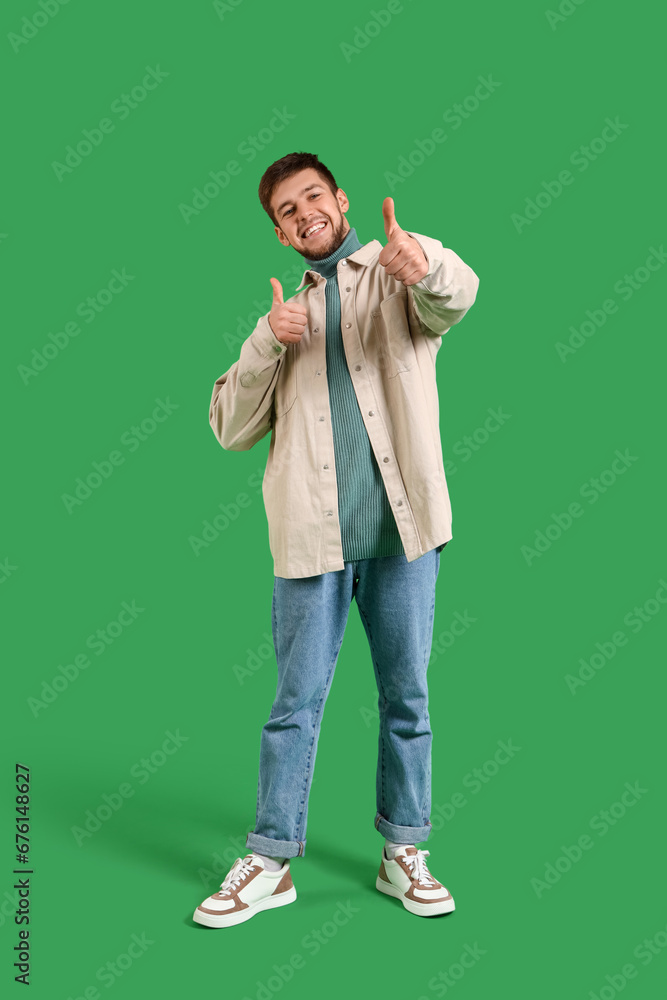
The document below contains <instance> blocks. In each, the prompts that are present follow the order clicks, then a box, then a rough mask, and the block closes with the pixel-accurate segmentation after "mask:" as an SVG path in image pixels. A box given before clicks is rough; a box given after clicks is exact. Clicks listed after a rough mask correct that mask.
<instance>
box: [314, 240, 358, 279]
mask: <svg viewBox="0 0 667 1000" xmlns="http://www.w3.org/2000/svg"><path fill="white" fill-rule="evenodd" d="M362 246H363V243H360V242H359V239H358V237H357V231H356V229H350V230H349V231H348V232H347V233H346V234H345V237H344V238H343V242H342V243H341V244H340V246H339V247H338V248H337V249H336V250H333V251H332V252H331V253H330V254H329V255H328V257H323V258H322V259H321V260H311V259H310V258H309V257H305V258H304V260H305V262H306V264H307V265H308V267H309V268H310V270H311V271H317V272H318V273H319V274H321V275H323V277H325V278H330V277H332V276H333V275H334V274H335V273H336V269H337V267H336V266H337V264H338V261H339V260H343V259H344V258H345V257H349V256H350V254H351V253H354V252H355V250H359V249H361V247H362Z"/></svg>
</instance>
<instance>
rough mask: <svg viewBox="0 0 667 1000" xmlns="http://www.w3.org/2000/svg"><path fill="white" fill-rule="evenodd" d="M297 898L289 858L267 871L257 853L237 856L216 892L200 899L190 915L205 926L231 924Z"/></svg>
mask: <svg viewBox="0 0 667 1000" xmlns="http://www.w3.org/2000/svg"><path fill="white" fill-rule="evenodd" d="M295 899H296V889H295V888H294V884H293V882H292V876H291V874H290V859H289V858H287V859H286V860H285V864H284V865H283V866H282V868H280V869H279V870H278V871H277V872H269V871H266V869H265V868H264V862H263V861H262V860H261V858H258V857H257V855H256V854H253V853H250V854H246V856H245V857H244V858H237V859H236V861H235V862H234V864H233V865H232V867H231V868H230V870H229V872H228V873H227V875H226V876H225V879H224V881H223V882H222V884H221V886H220V889H219V891H218V892H216V893H214V894H213V895H212V896H209V897H208V898H207V899H205V900H204V902H203V903H201V904H200V905H199V906H198V907H197V909H196V910H195V912H194V913H193V915H192V919H193V920H195V921H196V922H197V923H198V924H204V926H205V927H231V926H232V925H233V924H242V923H243V921H244V920H250V918H251V917H254V916H255V914H256V913H259V911H260V910H269V909H272V908H273V907H274V906H285V905H286V904H287V903H293V902H294V900H295Z"/></svg>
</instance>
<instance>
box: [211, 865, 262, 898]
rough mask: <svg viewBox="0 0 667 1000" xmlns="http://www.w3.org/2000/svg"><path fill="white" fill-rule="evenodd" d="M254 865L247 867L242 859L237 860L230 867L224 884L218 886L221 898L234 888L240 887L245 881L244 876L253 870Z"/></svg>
mask: <svg viewBox="0 0 667 1000" xmlns="http://www.w3.org/2000/svg"><path fill="white" fill-rule="evenodd" d="M255 867H256V866H255V865H249V864H248V862H247V861H245V860H244V859H243V858H237V859H236V861H235V862H234V864H233V865H232V867H231V869H230V871H229V874H228V875H227V876H226V877H225V880H224V882H222V883H221V884H220V894H221V895H222V896H228V895H229V894H230V893H231V892H232V891H233V890H234V888H235V887H236V885H240V884H241V882H242V881H243V880H244V879H245V877H246V875H249V874H250V872H252V871H254V870H255Z"/></svg>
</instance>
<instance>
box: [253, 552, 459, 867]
mask: <svg viewBox="0 0 667 1000" xmlns="http://www.w3.org/2000/svg"><path fill="white" fill-rule="evenodd" d="M444 544H447V543H444ZM443 548H444V545H440V546H438V548H436V549H431V551H430V552H426V553H425V554H424V555H423V556H420V557H419V558H418V559H414V560H413V561H412V562H408V561H407V559H406V557H405V554H404V553H402V554H401V555H397V556H381V557H378V558H375V559H360V560H357V561H355V562H346V563H345V568H344V569H342V570H338V571H336V572H332V573H322V574H321V575H319V576H309V577H301V578H296V579H287V578H285V577H278V576H277V577H275V580H274V588H273V606H272V619H273V643H274V647H275V652H276V660H277V664H278V684H277V689H276V697H275V701H274V702H273V706H272V708H271V712H270V715H269V720H268V722H267V723H266V725H265V726H264V727H263V729H262V733H261V740H260V759H259V782H258V791H257V816H256V822H255V829H254V830H252V831H250V832H249V833H248V835H247V839H246V847H247V848H248V850H250V851H256V852H258V853H259V854H264V855H268V856H273V857H284V858H293V857H297V856H299V855H300V856H303V855H304V854H305V848H306V821H307V815H308V796H309V793H310V786H311V783H312V779H313V767H314V764H315V755H316V753H317V743H318V739H319V732H320V723H321V719H322V713H323V710H324V703H325V701H326V698H327V695H328V693H329V688H330V687H331V681H332V678H333V673H334V668H335V666H336V661H337V659H338V653H339V651H340V647H341V645H342V642H343V636H344V633H345V626H346V624H347V617H348V613H349V609H350V605H351V603H352V598H355V599H356V601H357V606H358V608H359V614H360V615H361V620H362V623H363V626H364V629H365V631H366V635H367V637H368V642H369V645H370V650H371V656H372V660H373V667H374V670H375V679H376V682H377V687H378V695H379V697H378V709H379V713H380V721H379V742H378V762H377V777H376V805H377V812H376V814H375V827H376V829H377V830H378V831H379V833H380V834H382V836H384V837H388V838H389V839H390V840H394V841H397V842H403V843H409V844H414V843H418V842H420V841H423V840H426V839H427V838H428V836H429V833H430V831H431V823H430V822H429V816H430V811H431V742H432V733H431V728H430V720H429V714H428V688H427V683H426V671H427V667H428V661H429V658H430V655H431V643H432V640H433V614H434V608H435V584H436V580H437V577H438V571H439V568H440V551H441V549H443Z"/></svg>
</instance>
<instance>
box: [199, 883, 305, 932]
mask: <svg viewBox="0 0 667 1000" xmlns="http://www.w3.org/2000/svg"><path fill="white" fill-rule="evenodd" d="M295 899H296V888H295V887H294V886H292V888H291V889H288V890H287V891H286V892H281V893H280V895H279V896H267V897H266V899H258V900H257V902H256V903H251V904H250V905H249V906H248V909H247V910H240V911H238V912H236V913H231V914H225V913H221V914H219V915H218V914H216V913H204V912H203V911H202V910H200V909H199V907H197V909H196V910H195V912H194V913H193V915H192V919H193V920H194V921H195V923H198V924H202V925H203V926H204V927H233V926H234V925H235V924H242V923H244V922H245V921H246V920H250V918H251V917H254V916H255V914H256V913H260V912H261V911H262V910H273V909H275V907H276V906H287V904H288V903H293V902H294V901H295Z"/></svg>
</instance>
